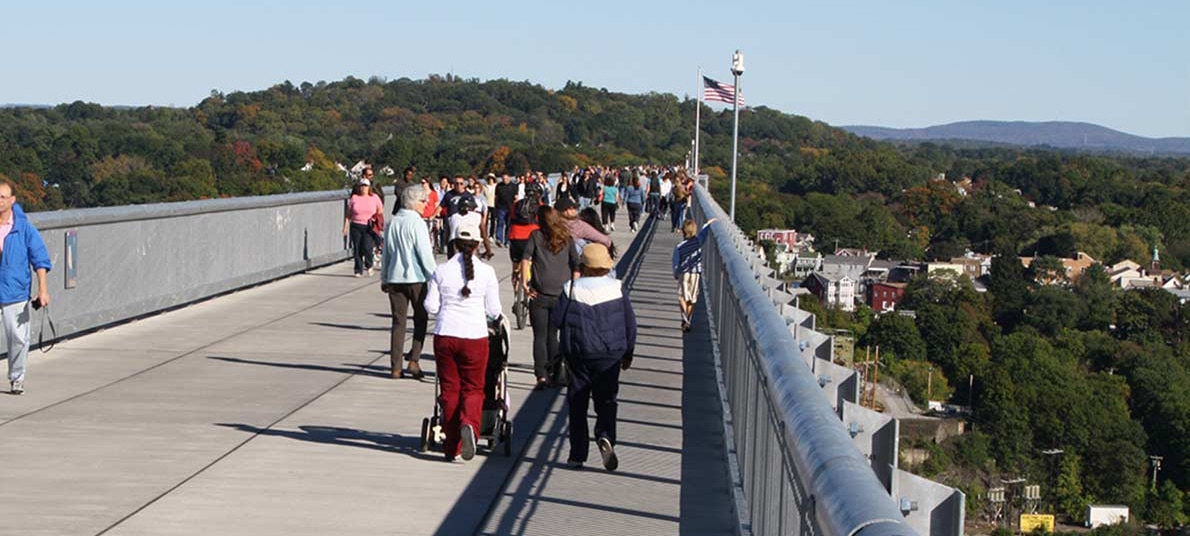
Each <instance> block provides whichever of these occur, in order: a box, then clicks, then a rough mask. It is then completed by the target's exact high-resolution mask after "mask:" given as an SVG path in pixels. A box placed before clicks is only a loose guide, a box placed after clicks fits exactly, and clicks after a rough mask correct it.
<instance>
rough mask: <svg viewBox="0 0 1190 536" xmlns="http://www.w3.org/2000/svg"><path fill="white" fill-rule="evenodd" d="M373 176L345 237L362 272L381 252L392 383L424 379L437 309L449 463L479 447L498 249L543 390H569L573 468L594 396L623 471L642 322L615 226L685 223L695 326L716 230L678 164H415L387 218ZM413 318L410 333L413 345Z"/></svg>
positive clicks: (607, 453) (599, 439)
mask: <svg viewBox="0 0 1190 536" xmlns="http://www.w3.org/2000/svg"><path fill="white" fill-rule="evenodd" d="M373 180H374V178H373V177H372V172H371V170H370V169H367V170H365V171H364V172H363V174H362V176H361V177H360V179H359V180H358V181H357V183H356V185H355V187H354V188H353V191H352V195H351V196H350V198H349V200H348V202H347V210H346V215H345V217H344V224H343V234H344V236H347V237H349V238H350V241H351V245H352V248H353V249H354V256H353V269H354V273H355V275H356V276H357V277H363V276H365V275H367V276H371V275H373V270H374V269H375V263H376V262H377V261H376V260H375V259H374V256H375V252H376V251H377V250H379V252H380V254H379V261H378V262H379V270H380V287H381V290H382V291H383V292H384V293H385V294H386V295H387V296H388V299H389V304H390V309H391V312H392V330H391V337H390V347H389V351H390V356H391V363H390V365H391V366H390V374H391V376H392V377H393V378H413V379H421V378H423V377H424V376H425V373H424V372H423V371H422V368H421V365H420V358H421V355H422V352H423V347H424V343H425V337H426V334H427V332H428V324H429V317H430V316H431V315H433V316H434V317H435V326H434V341H433V355H434V362H435V368H436V374H437V381H438V383H439V389H438V392H439V393H440V394H439V398H438V400H437V403H438V404H439V407H440V408H441V411H442V425H443V429H444V432H445V441H444V442H443V452H444V455H445V457H446V458H447V459H448V460H453V459H456V458H462V459H464V460H466V459H470V458H471V457H472V456H474V454H475V449H476V441H477V437H478V434H479V429H480V426H481V424H482V415H481V411H482V407H483V404H484V387H485V385H484V381H485V372H484V371H485V369H486V368H487V361H488V355H489V344H488V337H489V335H490V332H489V330H488V326H489V325H491V323H492V322H493V321H494V320H496V319H497V318H499V317H500V316H501V315H502V314H503V306H502V304H501V300H500V293H499V283H498V279H497V277H496V273H495V270H494V269H493V268H492V266H491V265H490V264H488V263H487V262H485V261H487V260H488V259H490V258H491V257H492V256H493V254H494V253H493V248H506V249H508V254H509V259H510V261H511V262H512V265H513V268H514V274H513V277H512V282H511V284H512V285H513V290H514V294H515V293H516V292H522V293H523V295H524V296H526V298H525V299H526V300H527V304H526V307H527V310H528V317H529V320H530V324H531V326H532V333H533V372H534V375H535V377H536V385H535V388H536V389H543V388H547V387H550V386H561V385H566V386H567V388H568V389H567V403H568V405H569V408H570V409H569V415H570V455H569V458H568V462H569V465H570V466H572V467H575V468H581V467H582V466H583V464H584V463H585V462H586V461H587V457H588V450H589V448H588V445H589V442H590V433H589V430H588V427H587V424H586V421H587V408H588V405H589V404H590V403H592V402H593V405H594V410H595V414H596V422H595V428H594V437H595V443H596V445H597V447H598V449H599V453H600V457H601V459H602V462H603V465H604V467H605V468H607V469H608V470H615V469H616V467H617V466H618V464H619V460H618V457H617V455H616V453H615V440H616V434H615V422H616V405H617V403H616V396H617V393H618V390H619V387H618V386H619V374H620V371H621V370H625V369H628V368H629V366H630V365H631V363H632V360H633V354H634V351H635V340H636V319H635V315H634V314H633V309H632V304H631V302H630V301H629V299H628V296H627V293H626V292H625V291H624V289H623V288H622V284H621V283H620V281H619V280H618V279H616V278H615V276H616V274H615V270H614V262H615V258H616V255H617V248H616V245H615V243H614V241H613V240H612V238H611V233H612V232H614V231H615V228H616V227H615V226H616V218H617V213H618V212H619V211H620V210H621V209H626V211H627V215H628V218H627V219H628V229H629V231H630V232H636V231H637V230H639V229H640V227H641V224H642V222H641V220H640V218H641V216H642V215H652V216H654V217H656V218H657V220H658V222H660V221H665V220H666V219H668V223H670V231H671V232H673V231H677V230H678V229H682V230H683V232H684V234H685V237H684V238H685V239H686V240H685V241H683V242H682V244H680V245H679V246H678V247H677V248H676V249H675V250H674V275H675V278H677V279H678V280H679V286H680V287H681V289H680V290H681V292H680V296H679V304H680V309H681V311H682V323H681V329H683V330H687V329H689V317H690V313H691V310H692V308H693V304H694V303H695V302H696V300H697V298H696V295H697V292H698V289H697V287H698V275H697V274H698V273H700V272H701V261H700V248H701V244H702V241H703V239H704V238H705V236H706V231H705V229H706V228H707V226H709V225H710V222H707V224H706V225H704V226H703V230H702V231H701V232H699V231H697V227H696V226H695V227H692V226H694V223H693V222H690V221H686V218H687V210H686V209H687V206H688V200H689V197H690V193H691V191H692V188H693V182H692V180H691V179H690V178H689V177H688V176H687V175H686V174H685V173H684V171H682V170H680V169H666V168H660V167H636V168H604V167H591V168H586V169H574V170H571V171H570V172H567V173H556V174H550V175H547V174H545V173H540V172H531V173H524V174H521V175H518V176H515V177H514V176H513V175H511V174H502V175H499V176H497V175H495V174H488V175H486V176H484V177H478V176H470V177H466V176H462V175H456V176H453V177H452V176H449V175H442V176H440V177H438V179H437V180H434V179H433V178H432V177H429V176H423V177H421V178H420V179H419V178H417V170H416V169H413V168H409V169H406V170H405V171H404V173H403V175H402V177H401V178H399V179H398V180H397V181H395V184H394V193H395V194H396V201H395V203H394V207H393V210H392V213H391V216H392V217H391V218H389V220H388V221H387V223H385V222H384V219H385V214H384V201H383V198H382V197H381V196H383V190H382V188H379V187H377V186H376V185H375V184H374V183H373ZM691 229H694V230H693V231H692V230H691ZM436 255H445V258H444V259H442V258H437V257H436ZM410 312H412V314H411V315H410ZM410 316H412V317H413V335H412V341H411V344H410V348H409V352H408V353H404V351H403V350H404V348H405V338H406V335H405V334H406V323H407V322H408V319H409V317H410Z"/></svg>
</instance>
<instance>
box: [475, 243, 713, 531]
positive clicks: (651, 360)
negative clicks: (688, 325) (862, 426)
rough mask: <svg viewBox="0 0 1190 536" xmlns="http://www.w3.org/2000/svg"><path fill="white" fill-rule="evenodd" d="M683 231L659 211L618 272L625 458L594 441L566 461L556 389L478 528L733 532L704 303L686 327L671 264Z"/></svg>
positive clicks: (562, 407)
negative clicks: (625, 304)
mask: <svg viewBox="0 0 1190 536" xmlns="http://www.w3.org/2000/svg"><path fill="white" fill-rule="evenodd" d="M679 236H680V235H679V234H676V233H670V232H669V223H668V222H662V223H661V224H660V225H658V226H657V229H656V232H655V233H653V234H651V235H648V234H646V238H647V240H642V241H638V243H637V244H635V245H636V249H638V250H639V251H633V252H629V253H628V255H633V254H637V253H639V254H640V255H642V257H640V258H639V264H638V265H635V266H634V267H633V268H632V269H629V270H628V271H627V273H623V274H621V277H622V278H623V279H624V280H625V281H626V282H627V284H628V287H629V289H630V292H629V298H630V299H631V300H632V304H633V308H634V310H635V312H636V316H637V324H638V328H639V334H638V338H637V345H636V358H635V360H634V362H633V365H632V368H630V369H629V370H627V371H624V372H623V373H622V374H621V376H620V396H619V412H618V417H619V418H618V426H617V436H618V443H617V446H616V453H617V456H618V457H619V459H620V467H619V469H618V470H617V471H616V472H614V473H609V472H607V471H605V470H604V469H603V467H602V466H601V464H600V459H599V451H598V449H596V448H595V447H594V445H592V447H591V457H590V458H589V459H588V462H587V464H586V467H585V468H584V469H582V470H572V469H569V468H567V467H566V465H565V462H566V459H567V455H568V452H569V443H568V439H567V426H568V423H567V421H568V419H567V411H568V410H567V409H566V403H565V400H564V399H562V398H561V397H559V398H558V399H557V400H555V401H554V402H553V404H552V405H551V406H550V412H549V416H548V417H547V418H546V420H545V422H544V423H543V424H542V426H541V431H540V433H539V434H537V436H535V437H534V438H533V440H532V442H531V444H530V445H529V446H528V448H527V449H526V450H525V451H524V459H523V461H522V463H521V464H520V465H518V466H517V468H516V471H515V472H514V473H513V475H512V478H511V479H510V480H509V484H508V487H507V489H505V491H504V492H503V493H502V495H501V497H500V500H499V501H498V502H497V503H496V506H495V507H494V508H493V509H492V511H491V513H490V514H489V516H488V518H487V520H486V521H485V523H484V525H483V530H482V534H493V535H505V534H515V535H554V534H568V535H584V534H591V535H602V534H708V535H710V534H733V533H734V530H735V526H734V519H733V513H732V512H733V510H732V495H731V488H730V481H729V479H728V476H727V470H726V466H725V464H724V462H723V460H724V442H723V430H722V420H721V419H722V417H721V413H720V411H721V410H720V405H719V395H718V391H717V390H716V389H717V387H716V384H715V381H716V380H715V369H714V362H713V358H712V356H711V350H710V335H709V332H708V329H709V328H708V326H707V324H706V321H705V315H703V314H702V313H696V315H695V326H696V327H695V329H694V330H692V331H691V332H689V333H686V334H683V333H682V332H681V330H680V329H679V324H680V322H681V316H680V313H679V312H678V306H677V282H676V281H674V279H673V276H672V274H671V266H670V263H671V258H672V252H673V248H674V246H675V245H677V243H678V242H679V241H680V239H679ZM634 264H635V263H634ZM590 421H591V422H590V423H588V426H591V425H592V424H593V423H594V412H593V411H592V412H591V413H590Z"/></svg>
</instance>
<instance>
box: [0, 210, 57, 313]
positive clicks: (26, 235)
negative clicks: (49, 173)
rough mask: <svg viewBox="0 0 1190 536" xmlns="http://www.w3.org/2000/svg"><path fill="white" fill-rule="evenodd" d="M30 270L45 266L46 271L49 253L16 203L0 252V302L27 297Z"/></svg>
mask: <svg viewBox="0 0 1190 536" xmlns="http://www.w3.org/2000/svg"><path fill="white" fill-rule="evenodd" d="M30 265H32V266H33V270H37V269H39V268H45V269H46V271H47V272H48V271H49V270H50V268H51V266H50V254H49V252H48V251H46V249H45V242H43V241H42V240H41V233H38V232H37V228H36V227H33V224H32V223H29V218H28V217H27V216H25V210H24V209H22V208H21V205H20V204H17V203H14V204H13V205H12V231H9V233H8V236H7V237H5V238H4V251H3V253H0V305H8V304H11V303H17V302H23V301H25V300H27V299H29V291H30V290H32V284H33V276H32V272H31V271H30V270H29V266H30Z"/></svg>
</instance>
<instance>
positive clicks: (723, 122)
mask: <svg viewBox="0 0 1190 536" xmlns="http://www.w3.org/2000/svg"><path fill="white" fill-rule="evenodd" d="M704 106H705V105H704ZM694 107H695V101H693V100H691V99H680V98H678V97H676V96H674V95H670V94H646V95H627V94H621V93H612V92H609V91H607V90H604V89H596V88H590V87H586V86H584V85H582V84H581V83H569V84H567V85H566V87H564V88H562V89H559V90H549V89H546V88H543V87H541V86H539V85H535V84H532V83H529V82H512V81H507V80H493V81H487V82H479V81H475V80H463V79H459V78H454V77H450V76H447V77H438V76H432V77H430V78H428V79H425V80H409V79H404V78H402V79H400V80H395V81H384V80H378V79H373V80H370V81H367V82H365V81H363V80H359V79H356V78H347V79H345V80H343V81H339V82H332V83H324V82H319V83H317V84H311V83H302V84H300V85H294V84H292V83H289V82H285V83H282V84H278V85H276V86H273V87H271V88H269V89H267V90H263V91H255V92H234V93H229V94H222V93H219V92H212V94H211V96H210V97H209V98H207V99H204V100H203V101H202V102H201V103H198V105H197V106H195V107H192V108H185V109H174V108H152V107H146V108H136V109H113V108H105V107H101V106H98V105H95V104H87V103H82V102H75V103H72V104H66V105H61V106H57V107H54V108H49V109H29V108H10V109H3V110H0V174H3V175H5V176H6V177H7V178H9V179H10V180H12V181H14V182H16V183H17V184H18V189H19V190H20V192H19V193H20V194H21V197H22V199H23V200H24V203H25V205H26V207H27V208H29V209H32V210H41V209H55V208H62V207H84V206H101V205H118V204H127V203H145V202H152V201H162V200H184V199H197V198H206V197H219V196H239V195H251V194H268V193H279V192H291V191H305V190H317V189H329V188H338V187H341V186H343V178H342V175H341V173H339V172H337V171H336V170H335V168H334V165H333V163H334V162H343V163H347V164H349V165H350V163H353V162H355V161H357V160H360V159H365V160H368V161H370V162H373V163H375V164H377V165H379V166H385V165H387V166H391V167H392V168H394V169H397V170H401V169H404V168H405V167H406V166H410V165H412V166H416V167H417V168H418V169H419V170H420V172H422V173H427V174H437V173H480V172H487V171H504V170H509V171H514V172H517V171H523V170H526V169H528V168H530V167H532V168H534V169H541V170H549V171H553V170H561V169H566V168H570V167H572V166H575V165H580V166H581V165H585V164H589V163H602V164H612V165H620V164H632V163H639V162H645V161H648V162H666V163H675V162H680V161H682V160H683V159H684V157H685V155H686V153H687V151H689V149H690V139H691V137H692V134H693V121H694ZM702 117H703V143H702V156H703V158H702V163H703V165H704V168H706V169H707V170H708V172H710V173H711V174H712V176H713V178H714V179H715V180H714V181H713V191H714V192H715V193H716V195H717V196H719V195H724V194H725V193H726V189H725V188H726V183H725V181H723V180H721V179H722V178H723V177H725V176H726V175H727V173H728V172H729V165H730V162H731V159H730V147H731V140H730V136H731V114H730V113H729V112H728V111H725V110H723V111H718V112H715V111H712V110H711V108H710V107H706V108H704V110H703V114H702ZM740 123H741V124H740V132H741V160H740V168H741V169H740V173H739V176H740V178H741V187H740V196H741V198H740V200H739V204H740V206H744V207H747V210H743V211H741V213H740V215H739V223H740V224H741V226H743V227H744V228H745V229H756V228H759V227H768V226H773V227H797V228H798V229H800V230H805V231H808V232H811V233H814V234H815V235H816V236H818V237H819V239H820V243H832V244H833V243H834V241H835V240H838V241H839V243H841V244H849V245H856V246H867V247H869V248H871V249H877V250H880V251H882V252H883V254H884V255H885V256H890V257H902V258H909V257H920V256H923V255H924V256H931V257H939V258H941V257H946V256H948V255H950V254H952V253H955V252H960V253H961V251H962V250H963V249H964V248H967V247H970V248H972V249H975V250H978V251H993V250H997V249H999V250H1007V249H1015V250H1017V251H1030V252H1033V251H1037V252H1038V253H1047V252H1048V253H1054V254H1062V253H1065V252H1066V251H1065V250H1069V249H1077V250H1082V251H1087V252H1089V253H1090V252H1093V253H1092V255H1097V257H1096V258H1100V259H1101V260H1105V261H1113V260H1119V259H1122V258H1132V259H1133V260H1136V261H1138V262H1141V263H1146V262H1147V261H1148V260H1149V259H1148V256H1149V255H1150V253H1149V252H1150V251H1151V249H1152V248H1153V247H1154V246H1156V247H1158V249H1159V250H1160V251H1161V252H1162V255H1163V258H1164V259H1165V261H1166V263H1167V265H1169V266H1173V267H1181V266H1186V265H1190V223H1188V222H1190V194H1188V193H1187V185H1188V184H1190V160H1187V159H1168V158H1147V159H1145V158H1114V157H1108V156H1088V155H1078V154H1067V153H1056V152H1046V151H1038V150H1018V149H953V148H949V147H945V146H938V145H930V144H925V145H921V146H914V147H908V148H905V147H897V146H894V145H891V144H886V143H880V142H875V141H872V140H868V139H865V138H859V137H857V136H854V135H851V134H848V133H847V132H845V131H843V130H840V129H836V128H832V127H830V126H828V125H826V124H823V123H821V122H815V121H811V120H810V119H807V118H805V117H800V116H796V115H789V114H785V113H782V112H779V111H776V110H772V109H768V108H765V107H757V108H750V109H746V110H744V111H743V112H742V113H741V119H740ZM307 163H310V164H313V168H312V169H310V170H309V171H301V168H302V167H303V166H305V165H306V164H307ZM939 173H945V174H946V175H947V177H949V178H950V179H952V180H953V179H957V178H959V177H962V176H968V177H970V178H971V179H973V181H974V184H975V188H974V189H973V192H972V193H973V195H969V196H966V197H962V196H957V195H952V194H951V192H950V191H947V190H946V189H945V188H937V187H936V186H931V185H930V182H929V179H930V178H931V177H934V176H936V175H937V174H939ZM1014 190H1020V192H1021V194H1022V195H1016V194H1015V193H1014ZM1029 201H1032V202H1034V204H1035V205H1036V208H1029V207H1028V205H1027V203H1028V202H1029ZM1047 206H1050V207H1055V208H1057V209H1059V210H1058V211H1056V212H1055V211H1051V210H1050V209H1049V208H1046V207H1047ZM1053 244H1058V245H1059V246H1061V247H1057V248H1055V247H1051V246H1052V245H1053Z"/></svg>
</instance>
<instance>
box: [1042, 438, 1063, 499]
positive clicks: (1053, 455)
mask: <svg viewBox="0 0 1190 536" xmlns="http://www.w3.org/2000/svg"><path fill="white" fill-rule="evenodd" d="M1064 452H1066V451H1064V450H1062V449H1045V450H1043V451H1041V453H1042V454H1044V455H1046V456H1047V457H1049V458H1050V460H1051V461H1050V476H1051V478H1052V479H1053V480H1051V481H1050V489H1049V497H1050V505H1049V506H1050V511H1051V512H1053V511H1054V510H1057V509H1058V505H1057V504H1056V501H1055V500H1054V499H1055V498H1057V495H1058V470H1059V469H1060V466H1059V465H1058V463H1057V462H1056V461H1054V460H1057V456H1059V455H1061V454H1062V453H1064Z"/></svg>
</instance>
